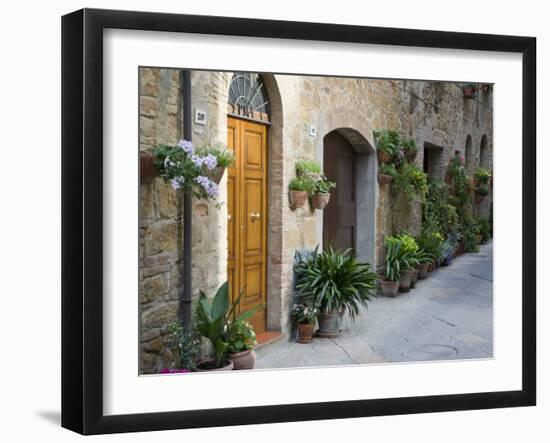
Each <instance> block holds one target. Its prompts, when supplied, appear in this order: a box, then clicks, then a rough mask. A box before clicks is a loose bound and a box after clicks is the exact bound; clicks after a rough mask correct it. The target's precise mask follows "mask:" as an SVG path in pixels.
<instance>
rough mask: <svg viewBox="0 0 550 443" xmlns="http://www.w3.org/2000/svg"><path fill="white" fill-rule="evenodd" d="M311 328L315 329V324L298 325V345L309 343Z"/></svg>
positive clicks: (311, 333) (311, 339)
mask: <svg viewBox="0 0 550 443" xmlns="http://www.w3.org/2000/svg"><path fill="white" fill-rule="evenodd" d="M313 328H315V323H298V339H297V341H298V343H311V342H312V341H313Z"/></svg>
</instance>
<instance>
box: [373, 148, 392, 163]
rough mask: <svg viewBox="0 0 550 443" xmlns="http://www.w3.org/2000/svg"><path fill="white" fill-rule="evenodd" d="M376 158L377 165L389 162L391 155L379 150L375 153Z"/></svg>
mask: <svg viewBox="0 0 550 443" xmlns="http://www.w3.org/2000/svg"><path fill="white" fill-rule="evenodd" d="M376 158H377V159H378V163H379V164H382V163H389V162H391V155H390V154H388V153H387V152H384V151H382V150H380V149H379V150H378V151H376Z"/></svg>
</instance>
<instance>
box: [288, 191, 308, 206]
mask: <svg viewBox="0 0 550 443" xmlns="http://www.w3.org/2000/svg"><path fill="white" fill-rule="evenodd" d="M288 196H289V199H290V207H291V208H292V209H297V208H303V207H304V205H305V204H306V200H307V191H288Z"/></svg>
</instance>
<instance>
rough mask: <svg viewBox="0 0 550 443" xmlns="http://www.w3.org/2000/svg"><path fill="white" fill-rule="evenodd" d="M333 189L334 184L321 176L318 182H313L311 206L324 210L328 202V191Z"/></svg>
mask: <svg viewBox="0 0 550 443" xmlns="http://www.w3.org/2000/svg"><path fill="white" fill-rule="evenodd" d="M335 187H336V183H334V182H331V181H329V180H327V178H326V177H325V176H324V175H322V176H321V177H320V178H319V180H317V181H316V182H315V185H314V187H313V191H312V192H313V195H312V196H311V205H312V206H313V207H314V208H315V209H324V208H325V206H326V205H327V204H328V202H329V200H330V190H331V189H334V188H335Z"/></svg>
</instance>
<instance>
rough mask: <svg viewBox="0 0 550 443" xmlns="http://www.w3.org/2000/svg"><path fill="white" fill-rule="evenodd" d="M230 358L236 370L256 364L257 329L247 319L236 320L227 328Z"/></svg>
mask: <svg viewBox="0 0 550 443" xmlns="http://www.w3.org/2000/svg"><path fill="white" fill-rule="evenodd" d="M227 344H228V358H229V360H231V361H232V362H233V369H234V370H241V369H254V367H255V365H256V355H255V354H254V350H253V349H254V346H256V331H254V328H253V327H252V325H251V324H250V323H248V322H247V321H245V320H242V319H241V320H234V321H232V322H231V323H230V325H229V327H228V329H227Z"/></svg>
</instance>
